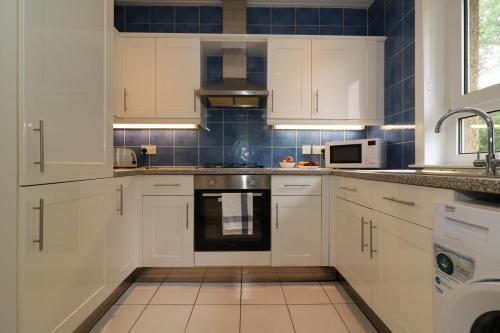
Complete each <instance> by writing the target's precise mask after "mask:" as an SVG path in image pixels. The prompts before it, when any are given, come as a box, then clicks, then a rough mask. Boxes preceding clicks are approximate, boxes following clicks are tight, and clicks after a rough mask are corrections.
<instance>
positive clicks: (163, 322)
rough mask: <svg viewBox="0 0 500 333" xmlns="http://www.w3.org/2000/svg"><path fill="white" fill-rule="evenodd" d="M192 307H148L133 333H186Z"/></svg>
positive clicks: (133, 328)
mask: <svg viewBox="0 0 500 333" xmlns="http://www.w3.org/2000/svg"><path fill="white" fill-rule="evenodd" d="M192 309H193V306H192V305H148V306H147V307H146V309H145V310H144V312H143V313H142V315H141V316H140V317H139V319H138V320H137V322H136V323H135V325H134V327H132V330H131V331H130V332H131V333H160V332H161V333H184V330H185V329H186V326H187V323H188V320H189V315H190V314H191V310H192Z"/></svg>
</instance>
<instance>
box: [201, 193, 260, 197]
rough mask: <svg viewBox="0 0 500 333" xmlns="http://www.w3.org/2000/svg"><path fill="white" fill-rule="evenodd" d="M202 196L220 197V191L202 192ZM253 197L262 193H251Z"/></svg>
mask: <svg viewBox="0 0 500 333" xmlns="http://www.w3.org/2000/svg"><path fill="white" fill-rule="evenodd" d="M202 196H203V197H222V193H203V194H202ZM253 196H254V197H261V196H262V193H253Z"/></svg>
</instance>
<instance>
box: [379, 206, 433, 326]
mask: <svg viewBox="0 0 500 333" xmlns="http://www.w3.org/2000/svg"><path fill="white" fill-rule="evenodd" d="M375 214H376V220H377V229H376V236H375V237H376V238H375V239H376V242H377V244H376V245H375V250H376V251H377V253H375V257H376V261H377V275H376V279H375V283H374V286H373V303H372V306H373V309H374V311H375V312H376V313H377V315H378V316H379V317H380V318H381V319H382V320H383V321H384V323H386V324H387V326H388V327H389V328H390V329H391V331H392V332H432V331H433V302H432V297H433V275H434V268H433V244H432V230H430V229H426V228H423V227H420V226H418V225H415V224H413V223H409V222H406V221H403V220H400V219H397V218H395V217H392V216H389V215H385V214H383V213H375Z"/></svg>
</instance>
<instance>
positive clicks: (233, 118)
mask: <svg viewBox="0 0 500 333" xmlns="http://www.w3.org/2000/svg"><path fill="white" fill-rule="evenodd" d="M247 121H248V111H247V110H242V109H226V110H224V122H225V123H246V122H247Z"/></svg>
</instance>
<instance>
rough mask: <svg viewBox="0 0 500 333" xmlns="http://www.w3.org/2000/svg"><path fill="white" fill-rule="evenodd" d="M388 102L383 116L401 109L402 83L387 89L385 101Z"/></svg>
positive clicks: (398, 111)
mask: <svg viewBox="0 0 500 333" xmlns="http://www.w3.org/2000/svg"><path fill="white" fill-rule="evenodd" d="M385 103H389V104H388V106H389V109H388V113H387V114H385V116H386V117H387V116H390V115H393V114H397V113H400V112H401V111H403V104H402V103H403V84H402V83H398V84H396V85H394V86H392V88H390V89H389V99H387V100H386V101H385Z"/></svg>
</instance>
